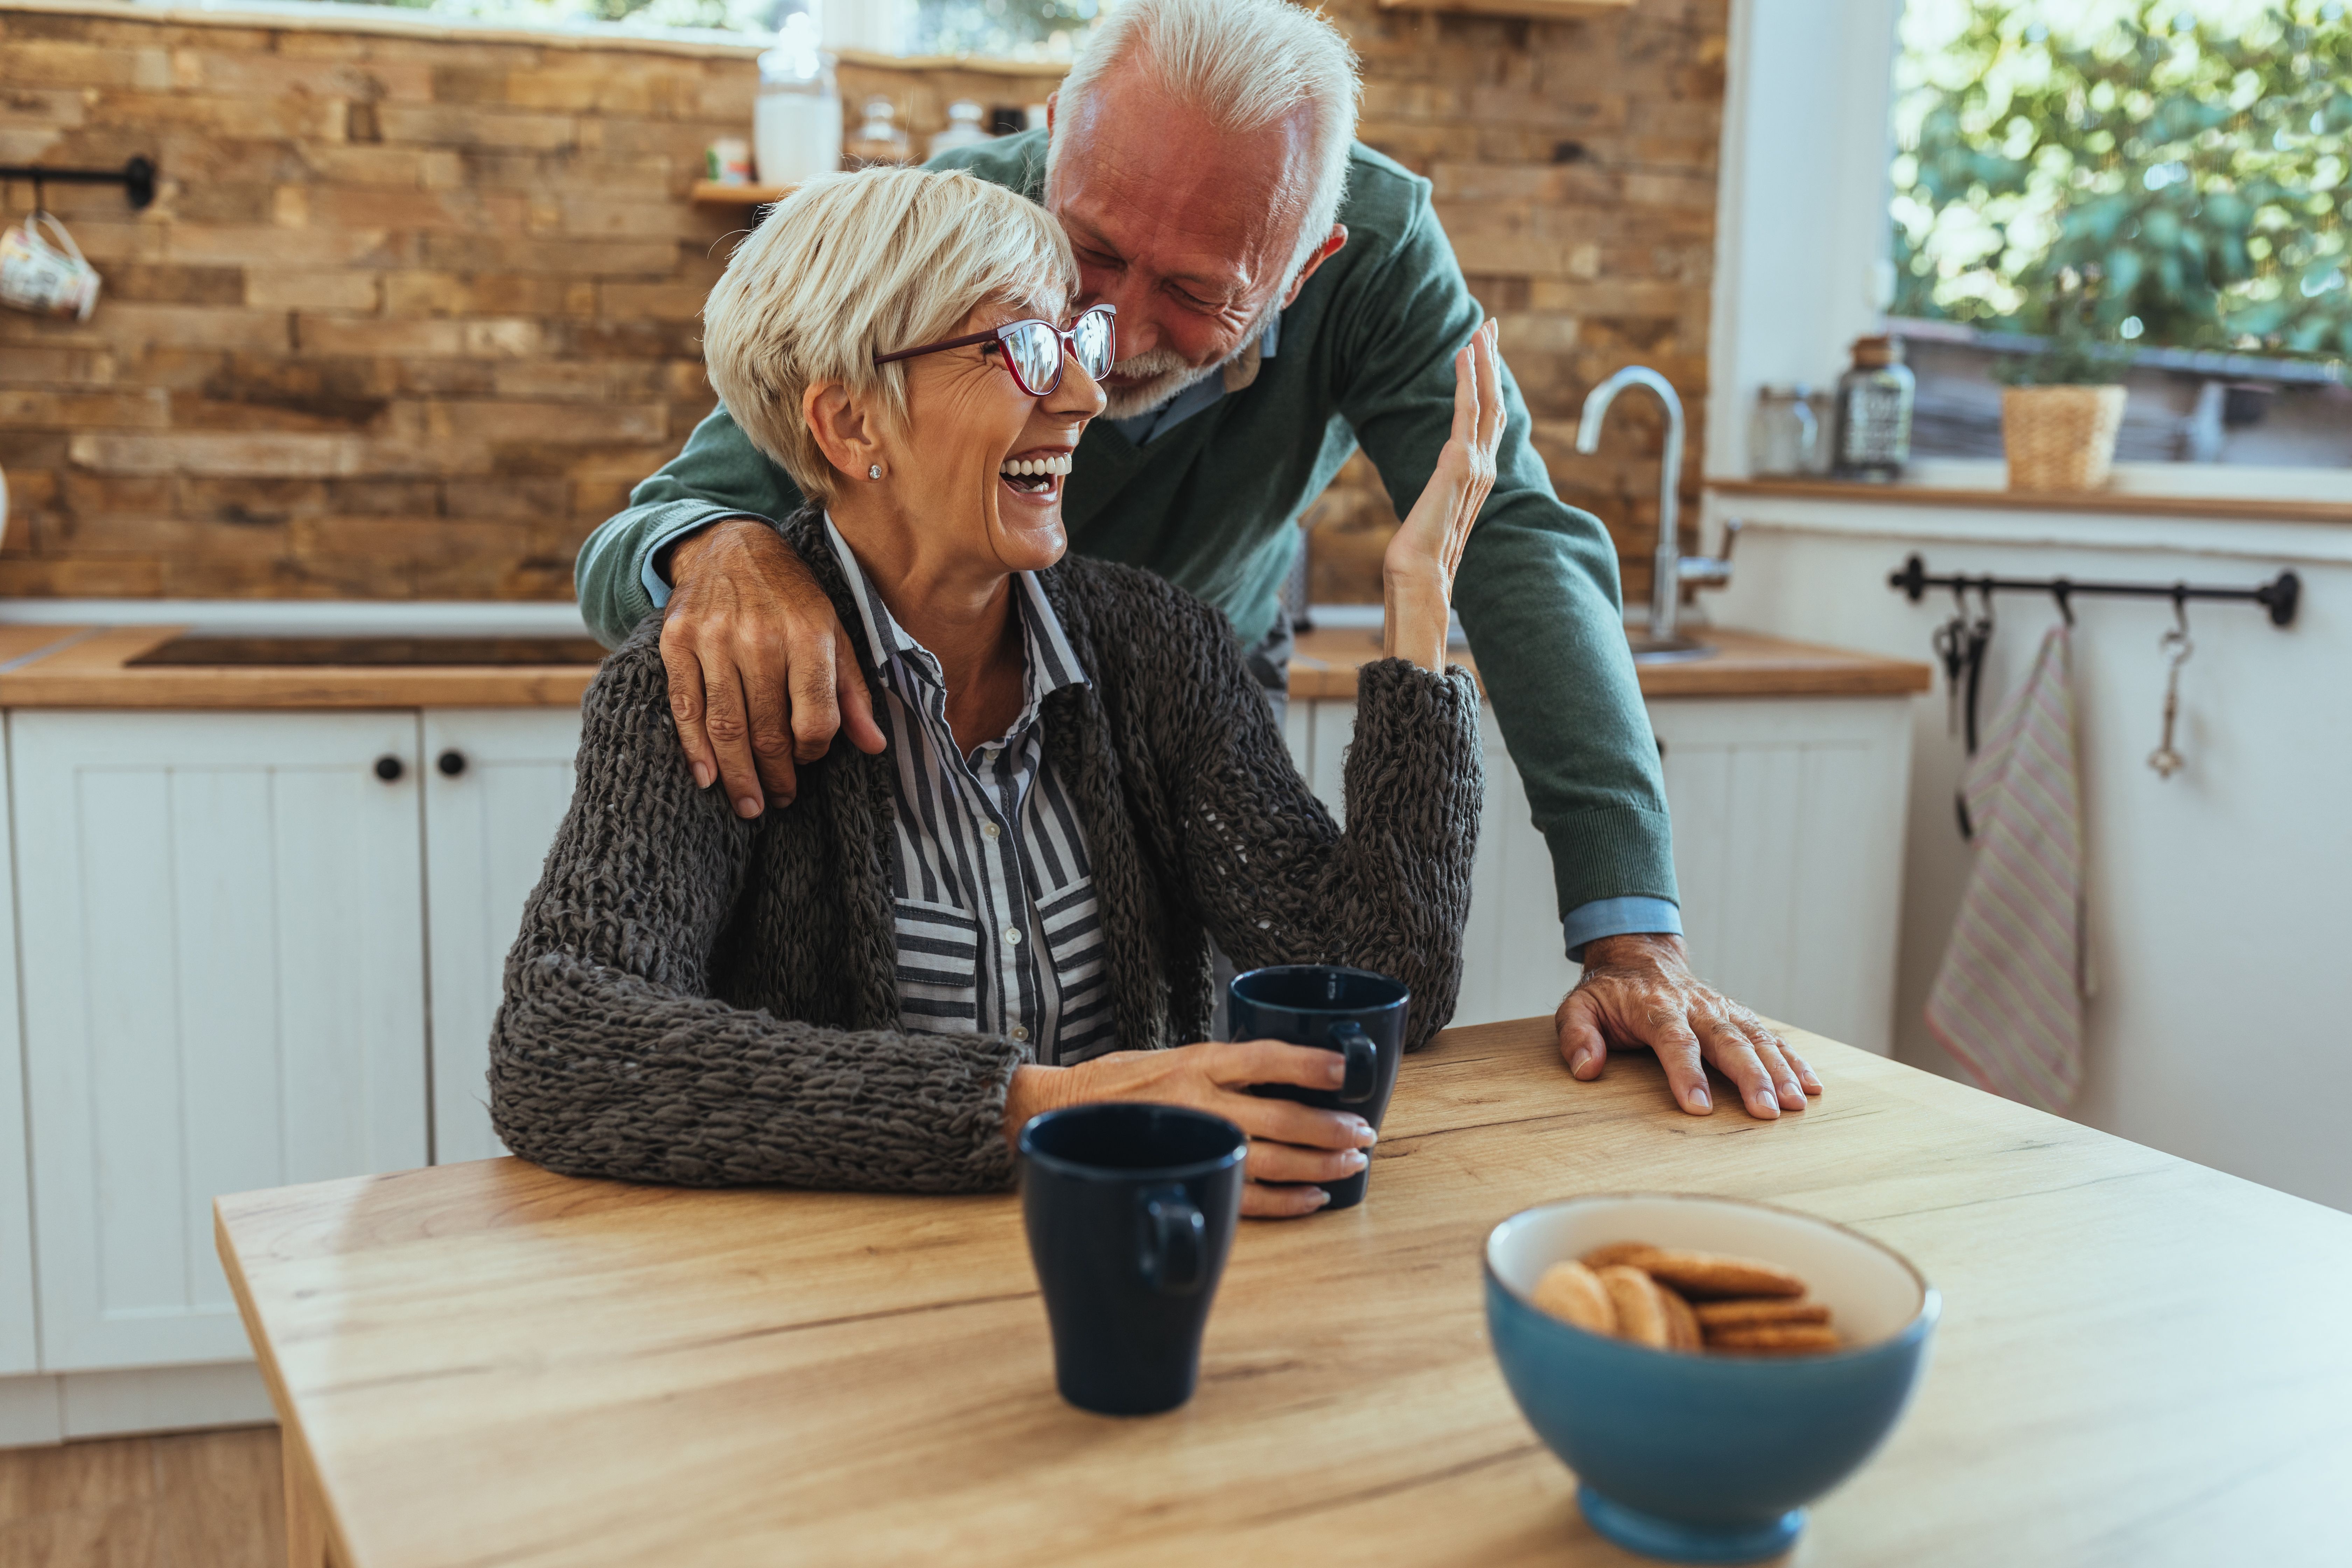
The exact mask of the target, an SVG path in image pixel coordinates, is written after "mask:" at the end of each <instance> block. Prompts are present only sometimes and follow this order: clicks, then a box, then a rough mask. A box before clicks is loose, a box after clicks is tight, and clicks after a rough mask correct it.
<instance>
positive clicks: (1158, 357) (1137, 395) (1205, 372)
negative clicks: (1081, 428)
mask: <svg viewBox="0 0 2352 1568" xmlns="http://www.w3.org/2000/svg"><path fill="white" fill-rule="evenodd" d="M1224 368H1225V366H1224V363H1223V361H1219V362H1218V363H1215V364H1200V365H1195V364H1186V363H1184V361H1183V359H1182V358H1181V356H1180V355H1178V354H1176V353H1173V352H1172V351H1171V350H1168V349H1152V350H1150V351H1149V352H1148V353H1139V354H1138V355H1136V356H1135V357H1134V358H1133V359H1123V360H1120V361H1119V362H1118V363H1117V364H1114V365H1112V366H1111V367H1110V369H1111V374H1113V375H1126V376H1135V377H1137V378H1139V379H1138V380H1137V381H1136V383H1135V384H1134V385H1132V386H1127V387H1118V388H1113V387H1108V386H1106V387H1104V388H1103V399H1104V407H1103V417H1104V418H1106V419H1132V418H1134V417H1136V416H1138V415H1139V414H1149V413H1150V412H1151V411H1152V410H1153V409H1155V408H1157V407H1159V406H1160V405H1161V404H1163V403H1166V402H1167V401H1168V400H1169V399H1170V398H1171V397H1174V396H1175V395H1177V394H1178V393H1180V392H1181V391H1183V390H1184V389H1185V388H1186V387H1188V386H1190V385H1192V384H1193V383H1194V382H1196V381H1199V380H1200V379H1202V377H1203V376H1210V375H1214V374H1217V373H1218V372H1219V371H1222V370H1223V369H1224Z"/></svg>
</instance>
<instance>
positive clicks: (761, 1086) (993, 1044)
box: [490, 622, 1027, 1192]
mask: <svg viewBox="0 0 2352 1568" xmlns="http://www.w3.org/2000/svg"><path fill="white" fill-rule="evenodd" d="M656 634H657V627H656V626H655V625H654V624H653V623H650V622H649V623H648V625H647V626H646V627H645V628H642V629H641V630H640V631H639V632H638V633H637V634H636V636H635V637H633V638H632V639H631V640H630V642H629V643H628V644H627V645H626V646H625V647H623V648H622V649H621V650H620V651H619V652H618V653H615V654H614V656H613V657H612V658H610V659H608V660H607V661H606V662H605V665H604V669H603V670H602V671H601V672H600V673H599V675H598V676H597V678H596V680H595V683H594V684H593V686H592V687H591V688H590V689H589V692H588V695H587V698H586V700H584V702H583V705H582V714H583V726H582V733H581V741H580V751H579V761H578V778H577V783H576V785H575V788H574V792H573V795H572V807H571V810H570V811H569V812H568V813H567V814H566V815H565V816H564V819H563V825H562V827H561V828H560V829H559V830H558V831H557V834H556V837H555V844H554V847H552V848H551V850H550V851H549V852H548V857H547V865H546V868H545V869H544V870H543V871H542V872H541V877H540V882H539V887H538V889H536V890H535V891H534V892H533V893H532V894H531V896H530V900H529V901H528V902H527V903H526V904H525V905H524V908H523V922H522V932H521V935H520V938H519V939H518V940H517V941H516V942H515V945H514V950H513V952H510V953H509V955H508V958H507V966H506V989H505V997H504V1000H503V1001H502V1003H501V1004H500V1005H499V1012H498V1018H497V1022H496V1023H495V1025H494V1026H493V1028H492V1033H491V1037H490V1114H491V1120H492V1121H493V1123H494V1124H495V1125H496V1127H497V1129H498V1132H499V1137H500V1138H502V1139H503V1140H505V1142H506V1145H507V1147H508V1148H509V1149H511V1150H513V1151H514V1152H516V1153H517V1154H520V1155H521V1156H522V1157H523V1158H525V1159H527V1160H530V1161H533V1162H535V1163H539V1164H541V1165H544V1166H546V1167H547V1168H549V1169H550V1170H553V1171H560V1172H562V1173H566V1174H569V1175H583V1176H615V1177H621V1178H625V1179H628V1180H635V1181H650V1182H668V1183H677V1184H686V1185H693V1186H723V1185H733V1184H746V1183H760V1182H778V1183H784V1184H791V1185H794V1186H809V1187H836V1188H839V1187H851V1188H868V1189H877V1190H886V1191H905V1192H969V1191H976V1190H981V1189H985V1188H993V1187H1001V1186H1003V1185H1004V1184H1006V1183H1007V1182H1009V1181H1010V1180H1011V1178H1012V1173H1013V1158H1012V1153H1011V1152H1010V1150H1009V1149H1008V1148H1007V1147H1006V1145H1005V1141H1004V1137H1003V1113H1004V1094H1005V1089H1006V1087H1007V1086H1008V1085H1009V1083H1010V1082H1011V1080H1012V1076H1013V1068H1015V1067H1017V1066H1018V1065H1020V1063H1021V1062H1022V1061H1024V1060H1025V1059H1026V1057H1027V1053H1026V1050H1025V1048H1024V1047H1020V1046H1016V1045H1014V1044H1013V1042H1011V1041H1009V1040H1005V1039H1003V1038H1000V1037H989V1036H982V1035H933V1034H916V1033H909V1032H900V1031H897V1030H848V1029H838V1028H828V1027H823V1026H816V1025H813V1024H808V1023H804V1022H797V1021H794V1020H792V1019H784V1018H778V1017H776V1016H774V1015H772V1014H771V1013H768V1012H765V1011H757V1010H751V1009H745V1008H740V1007H735V1006H730V1005H728V1004H727V1003H725V1002H722V1001H719V1000H717V999H715V998H713V997H712V995H711V994H710V992H711V979H710V968H711V954H712V952H713V951H714V950H715V949H716V948H717V947H718V945H719V940H720V936H721V933H722V931H724V930H725V929H726V927H727V925H728V924H729V922H730V919H731V917H732V915H733V913H734V909H735V905H736V902H737V900H738V897H739V895H740V892H741V889H742V885H743V881H744V878H745V875H746V870H747V868H748V866H749V865H750V863H751V847H752V844H753V842H754V838H755V836H756V835H757V833H758V832H759V827H758V826H757V825H755V824H748V823H744V822H742V821H740V819H738V818H737V817H736V816H734V814H733V813H732V812H731V811H730V809H729V808H728V805H727V804H726V802H725V801H724V800H722V799H721V798H720V793H721V792H719V791H716V790H698V789H696V788H695V787H694V781H693V778H692V776H691V774H690V773H688V768H687V763H686V761H685V758H684V756H683V754H682V753H681V752H679V749H678V744H677V733H676V731H675V730H674V728H673V726H672V724H671V721H670V717H669V711H668V685H667V679H666V677H665V675H664V673H663V669H662V666H661V661H660V657H659V652H658V648H657V647H656Z"/></svg>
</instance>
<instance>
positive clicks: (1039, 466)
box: [996, 447, 1070, 500]
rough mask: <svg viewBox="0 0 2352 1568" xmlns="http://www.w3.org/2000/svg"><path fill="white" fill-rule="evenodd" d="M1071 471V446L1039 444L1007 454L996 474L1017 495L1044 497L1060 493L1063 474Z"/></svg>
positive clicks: (1041, 498)
mask: <svg viewBox="0 0 2352 1568" xmlns="http://www.w3.org/2000/svg"><path fill="white" fill-rule="evenodd" d="M1069 471H1070V453H1069V450H1068V448H1066V447H1037V448H1034V449H1032V450H1030V451H1027V452H1024V453H1022V454H1021V455H1020V456H1018V457H1013V458H1005V459H1004V461H1003V463H1002V464H1001V465H999V467H998V468H997V470H996V477H997V478H998V479H1000V480H1002V481H1003V485H1004V487H1005V488H1006V489H1009V490H1012V491H1013V493H1014V494H1015V495H1021V496H1028V497H1034V498H1036V499H1039V500H1044V499H1046V498H1048V497H1052V496H1055V495H1057V494H1059V493H1060V491H1061V488H1062V479H1063V476H1064V475H1066V474H1067V473H1068V472H1069Z"/></svg>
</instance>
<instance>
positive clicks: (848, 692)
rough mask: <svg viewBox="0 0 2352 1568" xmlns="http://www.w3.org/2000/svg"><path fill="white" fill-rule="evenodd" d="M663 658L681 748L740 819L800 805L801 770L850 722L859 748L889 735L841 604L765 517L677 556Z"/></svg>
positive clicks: (682, 548)
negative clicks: (796, 767) (837, 608)
mask: <svg viewBox="0 0 2352 1568" xmlns="http://www.w3.org/2000/svg"><path fill="white" fill-rule="evenodd" d="M668 575H669V579H670V583H671V584H672V586H671V590H670V596H669V604H668V605H667V608H666V609H665V610H664V611H663V613H662V631H661V657H662V664H663V666H664V667H665V668H667V670H668V671H669V706H670V712H671V715H672V716H673V717H674V718H676V719H677V741H678V745H679V746H680V747H681V748H682V749H683V750H684V751H685V752H686V759H687V762H688V764H689V765H691V766H692V768H693V769H694V782H695V784H696V785H697V786H698V787H699V788H704V789H708V788H709V786H710V784H711V781H713V780H714V779H716V780H719V781H720V782H721V783H722V784H724V786H725V788H726V790H727V798H728V799H729V800H730V801H732V802H734V804H735V813H736V815H737V816H743V817H753V816H759V815H760V813H761V811H763V810H765V809H766V805H767V803H768V802H769V801H771V800H772V801H774V802H775V803H776V804H777V805H790V804H792V800H793V795H794V794H795V793H796V792H797V789H798V780H797V779H796V777H795V775H794V773H793V763H795V762H802V763H813V762H814V761H816V759H817V758H819V757H822V756H823V755H824V753H825V752H826V751H827V750H828V749H829V748H830V747H831V746H832V744H833V737H834V735H835V733H836V732H838V731H840V730H842V729H843V728H844V727H845V725H846V728H847V729H848V731H849V739H850V741H851V742H852V743H853V744H855V745H856V747H857V748H858V750H860V751H862V752H879V751H880V750H881V749H882V731H881V730H880V729H879V728H878V727H877V725H876V724H875V722H874V706H873V702H872V700H871V699H870V698H869V697H868V695H867V693H866V681H865V679H864V678H863V677H862V676H861V675H860V674H859V673H858V669H857V656H856V649H855V647H854V646H853V645H852V644H851V642H850V640H849V636H848V634H847V633H846V632H845V631H844V630H843V629H842V626H841V618H840V617H839V616H836V615H835V614H834V609H833V602H832V601H831V600H829V599H827V598H826V597H825V595H824V589H823V588H822V587H820V586H818V584H817V581H816V578H815V576H814V574H812V573H811V572H810V571H809V569H808V566H807V564H806V563H804V562H803V561H802V560H801V558H800V557H799V556H798V555H795V554H794V553H793V548H792V546H791V545H789V544H787V543H785V542H784V540H783V536H782V534H779V533H778V532H777V531H775V530H774V529H773V528H772V527H770V526H769V525H768V524H767V523H765V522H762V521H760V520H758V519H756V518H746V517H738V518H730V519H728V520H727V521H724V522H718V523H714V524H712V525H711V526H710V527H709V528H706V529H704V530H703V531H701V532H699V533H698V534H695V535H694V536H693V537H691V538H689V539H686V540H683V541H681V542H679V543H678V544H677V546H676V547H675V548H673V549H672V550H671V552H670V558H669V573H668Z"/></svg>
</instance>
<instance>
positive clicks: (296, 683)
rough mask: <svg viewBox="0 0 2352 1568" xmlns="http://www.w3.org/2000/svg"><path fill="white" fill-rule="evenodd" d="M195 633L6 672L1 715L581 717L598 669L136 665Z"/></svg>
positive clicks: (84, 650)
mask: <svg viewBox="0 0 2352 1568" xmlns="http://www.w3.org/2000/svg"><path fill="white" fill-rule="evenodd" d="M187 630H188V628H187V627H185V626H110V627H106V628H102V629H100V630H97V631H93V632H89V633H88V634H87V635H85V636H83V637H80V638H79V640H77V641H72V642H68V643H66V644H64V645H63V646H60V647H58V648H57V649H55V650H54V651H53V652H50V653H48V654H46V655H43V656H42V657H40V658H35V659H33V660H31V661H30V662H28V663H25V664H21V665H18V666H17V667H16V668H13V669H12V668H5V667H0V708H247V709H252V708H571V707H577V706H578V705H579V702H580V694H581V693H582V692H583V691H585V690H587V689H588V682H589V679H591V678H592V677H593V676H594V675H595V673H596V667H595V666H594V665H593V664H530V665H397V666H365V665H277V666H270V665H244V666H221V665H134V664H131V663H130V662H129V661H130V660H131V659H134V658H139V657H140V656H141V655H142V654H145V653H147V652H149V651H151V650H152V649H154V648H156V647H161V646H163V644H164V643H167V642H169V641H171V640H172V639H173V637H178V636H180V635H181V634H182V633H183V632H185V631H187Z"/></svg>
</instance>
